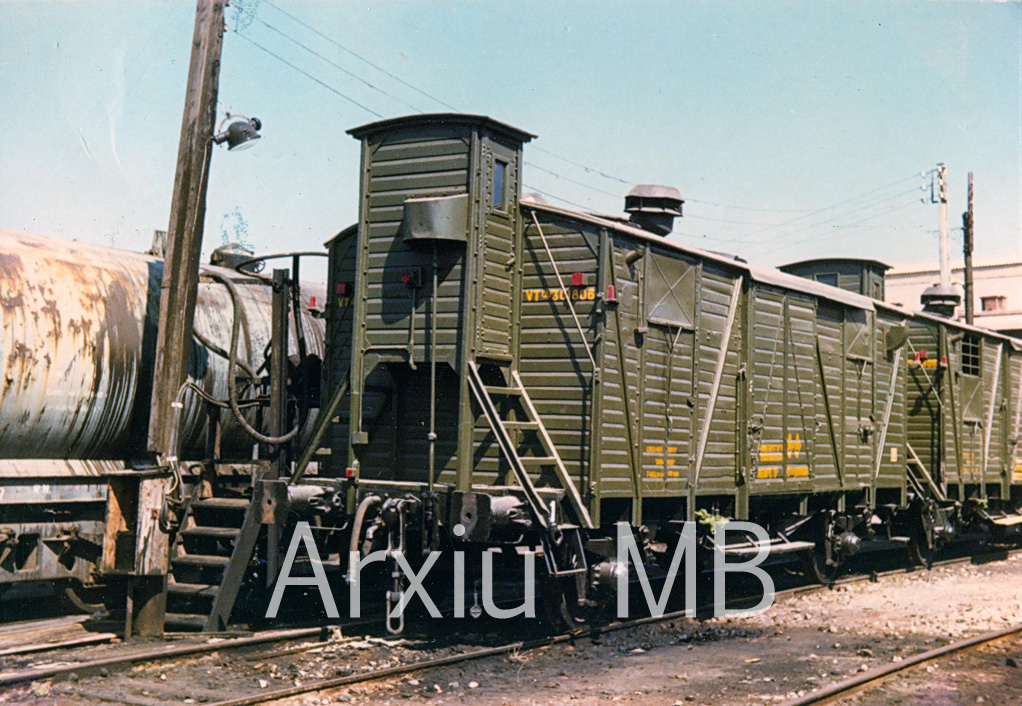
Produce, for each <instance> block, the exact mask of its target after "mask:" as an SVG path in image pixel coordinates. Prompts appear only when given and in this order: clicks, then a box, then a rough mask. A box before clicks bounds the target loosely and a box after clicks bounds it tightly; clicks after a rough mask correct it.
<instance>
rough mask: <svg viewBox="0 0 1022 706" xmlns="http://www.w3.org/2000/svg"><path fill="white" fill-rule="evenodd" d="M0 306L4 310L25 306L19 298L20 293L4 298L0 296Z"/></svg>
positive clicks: (23, 299) (20, 297)
mask: <svg viewBox="0 0 1022 706" xmlns="http://www.w3.org/2000/svg"><path fill="white" fill-rule="evenodd" d="M0 306H2V307H3V308H4V309H20V308H21V307H23V306H25V298H24V297H23V296H21V292H18V293H16V294H15V293H11V294H8V295H6V296H4V295H3V294H0Z"/></svg>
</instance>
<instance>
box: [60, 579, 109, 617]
mask: <svg viewBox="0 0 1022 706" xmlns="http://www.w3.org/2000/svg"><path fill="white" fill-rule="evenodd" d="M60 593H61V603H62V604H63V605H64V606H65V607H66V608H67V609H68V610H72V611H76V612H79V613H89V614H92V613H99V612H101V611H105V610H109V608H110V606H113V605H117V604H118V598H117V596H116V593H117V592H116V591H114V590H112V589H111V588H110V586H107V585H104V584H97V585H92V586H86V585H84V584H83V583H82V582H81V581H79V580H78V579H72V580H71V581H68V582H67V583H66V584H64V586H63V589H62V590H61V592H60Z"/></svg>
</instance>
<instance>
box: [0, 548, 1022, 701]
mask: <svg viewBox="0 0 1022 706" xmlns="http://www.w3.org/2000/svg"><path fill="white" fill-rule="evenodd" d="M1019 553H1022V549H1015V550H998V551H995V552H990V553H985V554H981V555H975V556H964V557H958V558H953V559H947V560H944V561H939V562H934V563H933V565H932V568H939V567H944V566H953V565H956V564H964V563H987V562H990V561H997V560H1000V559H1004V558H1007V557H1009V556H1013V555H1016V554H1019ZM923 568H924V567H917V568H898V569H892V570H888V571H882V572H876V573H872V574H858V575H853V576H848V577H845V578H842V579H839V580H837V581H835V582H833V583H831V584H828V585H819V584H814V585H808V586H796V587H792V588H788V589H784V590H780V591H777V592H776V594H775V601H778V602H779V601H784V600H786V599H790V598H793V597H796V596H802V595H806V594H810V593H814V592H818V591H824V590H828V589H830V588H836V587H838V586H845V585H850V584H855V583H861V582H865V581H878V580H880V579H883V578H886V577H891V576H897V575H903V574H908V573H914V572H917V571H920V570H922V569H923ZM755 600H756V599H754V598H748V597H737V598H734V599H731V600H729V601H728V603H729V607H741V606H742V604H743V602H745V603H749V602H754V601H755ZM712 608H713V606H712V605H710V604H706V605H702V606H699V607H698V609H697V613H699V614H702V613H704V612H705V613H707V614H708V613H710V612H711V611H712ZM688 617H692V616H691V614H690V613H689V612H688V611H674V612H670V613H665V614H664V615H662V616H659V617H645V618H638V619H634V620H628V621H621V622H614V623H610V624H607V625H603V626H600V627H598V628H595V629H590V630H579V631H575V632H572V633H569V634H563V635H556V636H550V637H543V638H538V639H529V640H515V641H512V642H509V643H506V644H502V645H498V646H493V647H486V648H480V649H473V650H469V651H467V652H460V653H457V654H450V655H444V656H441V657H435V658H428V659H423V660H416V661H414V662H411V663H407V664H400V665H395V666H391V667H386V668H382V669H373V670H370V671H365V672H360V673H353V674H346V675H343V676H338V677H333V678H328V679H318V680H312V681H307V682H305V683H301V684H299V685H296V686H290V687H286V688H280V689H269V690H262V691H259V692H256V693H251V694H245V695H241V696H238V697H235V698H231V699H228V700H223V701H216V702H213V701H210V700H206V701H205V702H206V703H207V704H212V706H250V705H254V704H263V703H271V702H274V701H278V700H281V699H286V698H290V697H294V696H299V695H304V694H314V693H317V692H322V691H327V690H331V689H336V688H339V687H345V686H353V685H358V684H365V683H370V682H374V681H379V680H384V679H390V678H394V677H399V676H406V675H409V676H410V675H413V674H417V673H423V672H429V671H430V670H433V669H438V668H441V667H446V666H450V665H455V664H459V663H465V662H471V661H477V660H482V659H485V658H490V657H496V656H501V655H508V654H512V653H525V652H529V651H532V650H537V649H540V648H548V647H552V646H557V645H566V644H570V643H572V642H574V641H577V640H582V639H587V638H597V637H598V636H601V635H604V634H608V633H613V632H618V631H623V630H629V629H633V628H637V627H640V626H644V625H651V624H655V623H661V622H665V621H670V620H676V619H681V618H688ZM66 622H67V623H72V622H74V621H71V620H68V621H66ZM77 622H78V623H80V622H81V621H80V620H78V621H77ZM368 625H369V623H359V624H358V627H366V626H368ZM30 627H31V626H30V624H26V625H25V626H24V629H30ZM343 627H347V628H348V629H351V628H352V627H355V626H352V625H348V626H342V628H343ZM10 632H11V631H10V630H8V633H10ZM2 634H3V633H0V635H2ZM329 638H330V636H329V629H328V628H322V627H312V628H297V629H292V630H275V631H269V632H266V633H259V634H254V635H247V636H243V637H227V638H218V639H212V640H210V639H203V640H202V641H201V642H199V641H193V640H187V641H185V642H184V644H180V643H178V644H173V645H166V644H160V645H158V646H156V647H149V646H141V647H138V648H132V649H130V651H128V652H127V653H120V654H117V655H111V656H105V657H101V658H97V659H88V660H83V661H77V662H72V663H60V664H53V665H49V666H44V667H41V668H30V669H22V670H17V671H13V672H8V673H2V674H0V690H3V689H9V688H12V687H16V686H19V685H22V686H24V685H29V684H33V683H38V682H41V681H45V680H55V681H59V680H62V679H68V678H70V679H77V678H81V677H87V676H89V675H94V674H102V675H107V674H109V673H111V672H115V671H123V670H129V669H132V668H135V667H138V666H140V665H152V664H155V663H159V662H166V661H171V660H178V659H182V658H192V657H200V656H202V655H208V654H211V653H214V652H216V653H223V652H231V651H236V650H243V649H249V648H253V647H259V646H271V647H273V649H270V650H265V651H256V652H254V653H253V654H251V655H248V656H246V657H245V659H246V660H247V661H249V662H252V661H256V660H269V659H273V658H274V657H278V656H283V655H291V654H297V653H300V652H304V651H309V650H315V649H322V648H324V647H326V646H329V645H339V644H342V643H343V640H342V641H340V642H338V641H337V640H332V639H329ZM197 639H198V638H196V640H197ZM347 639H352V638H347ZM302 640H304V641H305V642H304V643H303V644H299V645H292V646H289V647H280V645H283V644H287V643H292V642H295V641H302ZM66 643H67V641H58V642H54V643H52V646H51V649H53V650H59V649H61V648H63V647H72V646H74V645H67V644H66ZM42 651H44V650H43V649H42V648H41V647H40V648H39V649H33V650H28V649H25V650H24V651H22V652H20V653H12V654H25V655H27V654H30V653H39V652H42ZM0 656H2V655H0ZM937 656H939V655H937ZM934 658H935V657H934ZM912 664H914V662H909V661H907V660H906V663H905V664H904V666H906V667H908V666H912ZM895 666H899V667H900V666H902V664H901V663H899V664H898V665H895ZM877 671H878V672H879V671H880V670H877ZM863 676H866V675H863ZM878 678H882V677H878ZM814 695H815V693H814ZM806 698H808V697H806ZM108 700H109V701H111V702H113V703H117V701H118V700H117V697H116V696H115V695H110V698H109V699H108ZM123 703H137V704H141V703H146V702H145V701H138V700H131V699H126V700H125V701H123ZM153 703H155V701H154V702H153ZM795 703H798V704H801V703H803V702H802V701H797V702H793V703H792V706H794V704H795ZM804 703H806V704H809V703H825V702H822V701H821V702H816V701H805V702H804Z"/></svg>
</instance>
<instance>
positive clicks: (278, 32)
mask: <svg viewBox="0 0 1022 706" xmlns="http://www.w3.org/2000/svg"><path fill="white" fill-rule="evenodd" d="M256 22H258V23H259V24H261V25H263V26H265V27H266V28H268V29H269V30H271V31H273V32H276V33H277V34H279V35H280V36H281V37H283V38H284V39H286V40H288V41H289V42H291V43H293V44H297V45H298V46H299V47H301V48H302V49H304V50H305V51H307V52H309V53H310V54H312V55H313V56H316V57H319V58H320V59H322V60H323V61H325V62H326V63H328V64H330V65H331V66H333V67H334V68H335V69H337V70H338V71H341V72H342V73H344V74H345V75H347V76H350V77H351V78H353V79H355V80H356V81H359V82H361V83H362V84H364V85H366V86H367V87H369V88H371V89H373V90H374V91H379V92H380V93H382V94H383V95H385V96H387V97H388V98H392V99H393V100H395V101H397V102H398V103H400V104H401V105H403V106H405V107H406V108H411V109H412V110H414V111H415V112H416V113H421V112H423V111H422V110H421V109H420V108H416V107H415V106H414V105H412V104H411V103H406V102H405V101H403V100H401V99H400V98H398V97H397V96H395V95H394V94H393V93H389V92H387V91H385V90H383V89H382V88H380V87H379V86H376V85H374V84H372V83H370V82H369V81H367V80H365V79H364V78H362V77H361V76H359V75H358V74H356V73H354V72H352V71H348V70H347V69H346V68H344V67H343V66H341V65H340V64H338V63H337V62H335V61H331V60H330V59H329V58H327V57H325V56H323V55H322V54H320V53H319V52H318V51H316V50H315V49H312V48H311V47H308V46H306V45H305V44H303V43H302V42H300V41H298V40H297V39H295V38H294V37H292V36H291V35H289V34H287V33H285V32H283V31H281V30H279V29H277V28H276V27H274V26H273V25H271V24H270V23H269V22H265V21H263V20H261V19H259V18H256Z"/></svg>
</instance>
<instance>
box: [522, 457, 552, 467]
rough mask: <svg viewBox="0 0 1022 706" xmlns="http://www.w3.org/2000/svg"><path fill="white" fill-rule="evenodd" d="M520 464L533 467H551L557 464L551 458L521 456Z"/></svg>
mask: <svg viewBox="0 0 1022 706" xmlns="http://www.w3.org/2000/svg"><path fill="white" fill-rule="evenodd" d="M521 461H522V463H524V464H525V465H533V466H552V465H554V464H555V463H557V459H556V458H554V457H553V456H522V457H521Z"/></svg>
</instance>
